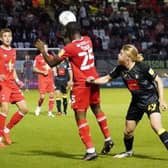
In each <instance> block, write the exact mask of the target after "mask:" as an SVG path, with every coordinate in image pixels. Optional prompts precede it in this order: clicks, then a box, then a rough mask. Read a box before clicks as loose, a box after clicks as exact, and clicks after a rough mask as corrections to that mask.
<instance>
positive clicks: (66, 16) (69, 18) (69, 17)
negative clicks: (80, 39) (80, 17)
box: [58, 11, 77, 26]
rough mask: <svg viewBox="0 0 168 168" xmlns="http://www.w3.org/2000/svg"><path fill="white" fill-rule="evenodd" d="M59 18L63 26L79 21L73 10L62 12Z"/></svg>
mask: <svg viewBox="0 0 168 168" xmlns="http://www.w3.org/2000/svg"><path fill="white" fill-rule="evenodd" d="M58 19H59V22H60V23H61V24H62V25H63V26H66V25H67V24H68V23H69V22H76V21H77V19H76V16H75V15H74V13H73V12H71V11H63V12H61V13H60V15H59V18H58Z"/></svg>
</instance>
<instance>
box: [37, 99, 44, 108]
mask: <svg viewBox="0 0 168 168" xmlns="http://www.w3.org/2000/svg"><path fill="white" fill-rule="evenodd" d="M43 101H44V98H40V99H39V101H38V106H39V107H41V105H42V104H43Z"/></svg>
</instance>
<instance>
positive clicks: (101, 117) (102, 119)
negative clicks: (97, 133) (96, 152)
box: [91, 104, 114, 155]
mask: <svg viewBox="0 0 168 168" xmlns="http://www.w3.org/2000/svg"><path fill="white" fill-rule="evenodd" d="M91 109H92V111H93V113H94V115H95V117H96V119H97V122H98V124H99V127H100V129H101V131H102V133H103V135H104V138H105V142H104V146H103V148H102V150H101V153H102V154H104V155H105V154H107V153H109V152H110V150H111V148H112V147H113V145H114V143H113V141H112V139H111V135H110V131H109V127H108V124H107V118H106V116H105V114H104V112H103V111H102V110H101V108H100V105H99V104H92V105H91Z"/></svg>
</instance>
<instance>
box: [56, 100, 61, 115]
mask: <svg viewBox="0 0 168 168" xmlns="http://www.w3.org/2000/svg"><path fill="white" fill-rule="evenodd" d="M56 107H57V112H62V111H61V99H60V98H56Z"/></svg>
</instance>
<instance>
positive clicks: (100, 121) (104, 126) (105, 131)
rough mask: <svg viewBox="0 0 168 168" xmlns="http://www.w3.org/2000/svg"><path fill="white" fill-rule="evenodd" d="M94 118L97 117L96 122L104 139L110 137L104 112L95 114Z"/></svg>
mask: <svg viewBox="0 0 168 168" xmlns="http://www.w3.org/2000/svg"><path fill="white" fill-rule="evenodd" d="M96 118H97V122H98V124H99V126H100V128H101V131H102V133H103V135H104V137H105V139H109V138H110V131H109V128H108V126H107V119H106V116H105V114H104V113H103V112H100V113H98V114H96Z"/></svg>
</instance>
